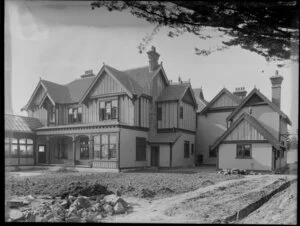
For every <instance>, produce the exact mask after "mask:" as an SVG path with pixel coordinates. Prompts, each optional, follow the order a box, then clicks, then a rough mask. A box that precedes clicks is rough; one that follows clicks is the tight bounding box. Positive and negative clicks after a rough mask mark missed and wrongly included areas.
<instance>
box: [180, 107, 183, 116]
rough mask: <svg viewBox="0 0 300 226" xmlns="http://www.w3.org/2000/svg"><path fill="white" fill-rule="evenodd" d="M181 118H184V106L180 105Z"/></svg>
mask: <svg viewBox="0 0 300 226" xmlns="http://www.w3.org/2000/svg"><path fill="white" fill-rule="evenodd" d="M180 118H183V107H180Z"/></svg>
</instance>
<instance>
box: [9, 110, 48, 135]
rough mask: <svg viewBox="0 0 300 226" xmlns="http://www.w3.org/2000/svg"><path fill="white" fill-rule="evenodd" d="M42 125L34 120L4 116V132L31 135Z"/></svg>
mask: <svg viewBox="0 0 300 226" xmlns="http://www.w3.org/2000/svg"><path fill="white" fill-rule="evenodd" d="M42 126H43V124H42V123H41V122H40V121H39V120H38V119H36V118H31V117H24V116H18V115H9V114H5V131H6V132H22V133H33V130H35V129H37V128H39V127H42Z"/></svg>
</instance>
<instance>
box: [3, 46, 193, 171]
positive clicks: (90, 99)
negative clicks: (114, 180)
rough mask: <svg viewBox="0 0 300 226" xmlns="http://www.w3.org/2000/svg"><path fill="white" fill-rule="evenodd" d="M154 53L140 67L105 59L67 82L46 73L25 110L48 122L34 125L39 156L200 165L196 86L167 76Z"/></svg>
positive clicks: (98, 163)
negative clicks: (119, 65)
mask: <svg viewBox="0 0 300 226" xmlns="http://www.w3.org/2000/svg"><path fill="white" fill-rule="evenodd" d="M147 54H148V59H149V65H148V66H145V67H141V68H134V69H130V70H125V71H120V70H117V69H115V68H113V67H111V66H108V65H105V64H103V66H102V68H101V69H100V71H99V72H98V73H97V75H95V74H93V71H92V70H88V71H86V72H85V74H84V75H82V76H81V77H80V78H79V79H75V80H74V81H72V82H70V83H68V84H66V85H61V84H57V83H54V82H50V81H46V80H43V79H40V81H39V82H38V84H37V86H36V88H35V90H34V92H33V94H32V96H31V98H30V99H29V101H28V103H27V104H26V106H25V107H24V108H23V109H22V110H25V111H27V112H28V116H29V117H32V118H36V119H38V120H39V121H40V122H41V123H42V126H41V127H39V128H34V132H35V135H36V140H35V142H34V143H35V150H36V151H34V153H33V155H34V157H35V160H36V163H37V164H68V165H89V166H91V167H100V168H115V169H124V168H133V167H145V166H159V167H173V166H191V165H193V164H194V159H195V151H194V150H195V133H196V110H197V101H196V99H195V96H194V92H193V90H192V88H191V85H190V83H189V82H179V83H171V82H170V81H169V80H168V78H167V76H166V73H165V71H164V68H163V66H162V64H159V63H158V59H159V56H160V55H159V54H158V53H157V52H156V50H155V48H154V47H152V49H151V50H150V51H148V52H147ZM8 143H9V142H8ZM17 144H18V145H19V143H18V142H17ZM8 147H11V146H9V145H8ZM16 147H17V146H16ZM8 153H9V151H8ZM8 155H9V154H8ZM11 158H12V157H11Z"/></svg>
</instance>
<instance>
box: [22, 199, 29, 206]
mask: <svg viewBox="0 0 300 226" xmlns="http://www.w3.org/2000/svg"><path fill="white" fill-rule="evenodd" d="M30 203H31V201H28V200H23V205H26V206H27V205H29V204H30Z"/></svg>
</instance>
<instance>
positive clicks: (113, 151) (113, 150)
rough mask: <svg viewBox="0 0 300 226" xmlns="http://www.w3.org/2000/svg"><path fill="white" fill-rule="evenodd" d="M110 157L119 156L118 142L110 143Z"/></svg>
mask: <svg viewBox="0 0 300 226" xmlns="http://www.w3.org/2000/svg"><path fill="white" fill-rule="evenodd" d="M109 157H110V158H116V157H117V145H116V144H111V145H109Z"/></svg>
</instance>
